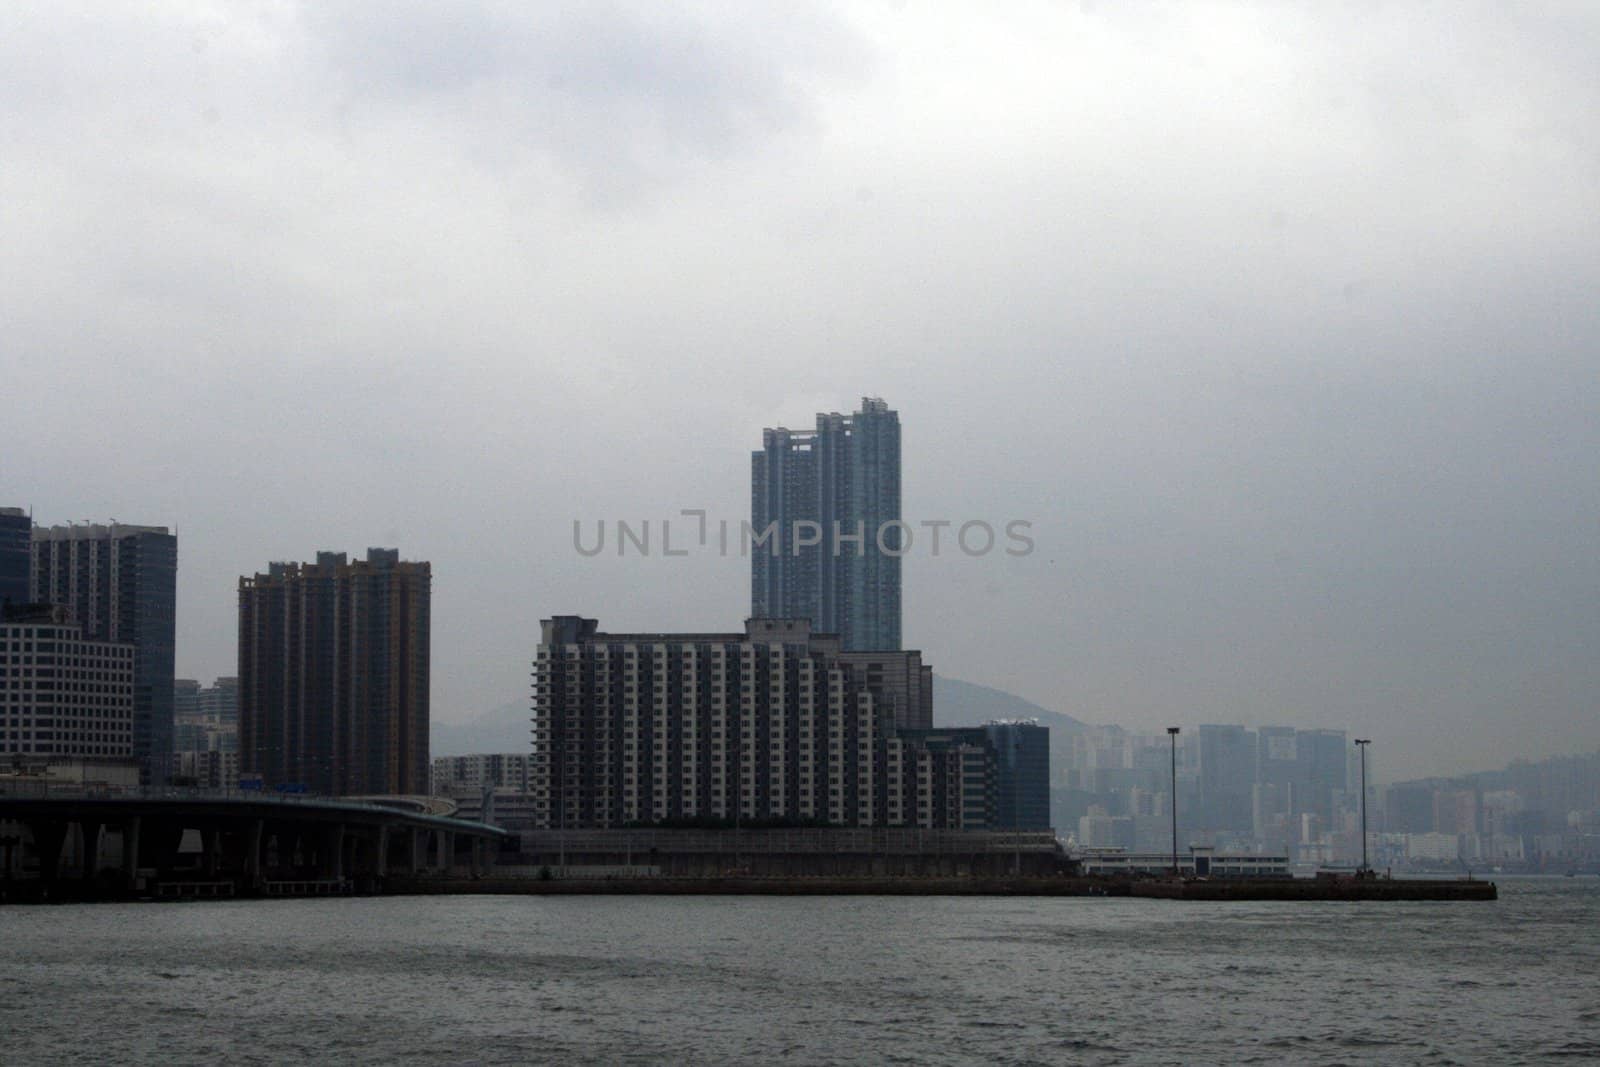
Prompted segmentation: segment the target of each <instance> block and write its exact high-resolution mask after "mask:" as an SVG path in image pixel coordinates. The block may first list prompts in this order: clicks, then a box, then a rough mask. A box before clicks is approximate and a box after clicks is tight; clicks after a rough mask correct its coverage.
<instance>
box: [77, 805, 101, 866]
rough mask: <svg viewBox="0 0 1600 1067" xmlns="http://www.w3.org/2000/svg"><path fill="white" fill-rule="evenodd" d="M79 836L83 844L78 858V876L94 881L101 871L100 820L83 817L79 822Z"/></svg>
mask: <svg viewBox="0 0 1600 1067" xmlns="http://www.w3.org/2000/svg"><path fill="white" fill-rule="evenodd" d="M78 838H79V840H80V842H81V844H82V849H81V850H80V852H79V857H80V858H79V860H78V876H79V877H80V878H82V879H83V880H84V881H85V882H92V881H94V876H95V875H96V874H98V873H100V822H99V820H98V819H82V820H80V821H79V822H78Z"/></svg>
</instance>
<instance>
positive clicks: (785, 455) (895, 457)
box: [749, 397, 905, 651]
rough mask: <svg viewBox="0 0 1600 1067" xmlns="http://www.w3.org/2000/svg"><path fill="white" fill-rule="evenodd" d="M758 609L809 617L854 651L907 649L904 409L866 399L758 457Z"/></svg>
mask: <svg viewBox="0 0 1600 1067" xmlns="http://www.w3.org/2000/svg"><path fill="white" fill-rule="evenodd" d="M750 498H751V501H750V517H751V526H752V528H753V530H754V537H753V538H752V544H751V545H750V546H749V551H750V587H751V589H750V614H751V615H752V616H754V617H756V618H790V619H809V620H810V621H811V624H812V626H813V627H814V628H815V629H816V630H817V631H818V632H821V633H831V634H838V635H839V637H840V639H841V641H842V642H843V645H844V648H845V649H846V650H848V651H857V650H879V649H887V650H895V649H898V648H899V647H900V556H901V555H902V554H903V549H904V547H905V542H904V531H903V529H902V527H901V526H900V525H899V523H900V416H899V414H898V413H896V412H894V411H891V410H890V409H889V405H888V404H887V403H885V402H884V401H883V400H880V399H875V398H870V397H869V398H863V399H862V401H861V410H860V411H857V412H856V413H855V414H853V415H841V414H839V413H838V412H833V413H831V414H820V413H819V414H818V415H817V428H816V429H815V430H814V431H812V430H789V429H785V428H783V427H778V428H776V429H768V430H764V431H762V448H761V451H759V452H756V453H754V454H753V455H752V456H751V475H750Z"/></svg>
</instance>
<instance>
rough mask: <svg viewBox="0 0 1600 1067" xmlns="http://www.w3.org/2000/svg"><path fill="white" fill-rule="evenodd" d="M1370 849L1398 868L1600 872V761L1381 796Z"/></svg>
mask: <svg viewBox="0 0 1600 1067" xmlns="http://www.w3.org/2000/svg"><path fill="white" fill-rule="evenodd" d="M1377 798H1378V800H1379V804H1380V818H1379V819H1378V820H1377V821H1376V822H1375V823H1374V829H1375V830H1377V831H1378V832H1377V833H1376V834H1375V835H1374V840H1373V842H1372V847H1373V849H1374V851H1375V852H1376V853H1377V854H1378V855H1379V856H1380V857H1381V859H1382V861H1383V862H1384V863H1385V864H1388V865H1393V866H1396V867H1411V868H1420V869H1429V868H1460V867H1464V866H1477V867H1499V868H1501V869H1503V870H1513V871H1527V872H1533V873H1545V874H1560V873H1565V872H1567V871H1570V870H1584V871H1596V870H1600V753H1595V754H1592V755H1588V756H1568V757H1558V758H1555V759H1550V760H1544V761H1542V762H1538V763H1530V762H1525V761H1519V762H1517V763H1513V764H1511V766H1509V767H1507V768H1506V769H1505V770H1503V771H1492V772H1486V773H1482V774H1475V775H1469V776H1467V777H1465V778H1454V779H1447V778H1429V779H1423V780H1420V781H1410V782H1396V783H1394V784H1393V785H1390V786H1388V787H1387V788H1385V789H1382V790H1380V791H1378V793H1377Z"/></svg>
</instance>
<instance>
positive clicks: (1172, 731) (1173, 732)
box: [1167, 726, 1178, 878]
mask: <svg viewBox="0 0 1600 1067" xmlns="http://www.w3.org/2000/svg"><path fill="white" fill-rule="evenodd" d="M1167 736H1168V737H1169V738H1171V739H1172V876H1173V877H1174V878H1176V877H1177V876H1178V728H1177V727H1176V726H1169V727H1167Z"/></svg>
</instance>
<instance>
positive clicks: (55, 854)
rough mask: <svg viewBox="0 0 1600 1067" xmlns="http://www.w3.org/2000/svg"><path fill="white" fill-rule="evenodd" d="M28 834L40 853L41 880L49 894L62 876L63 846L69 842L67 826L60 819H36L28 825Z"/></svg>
mask: <svg viewBox="0 0 1600 1067" xmlns="http://www.w3.org/2000/svg"><path fill="white" fill-rule="evenodd" d="M28 832H29V833H31V834H32V835H33V847H34V849H35V850H37V851H38V853H39V880H40V881H41V882H43V883H44V885H45V892H47V893H48V892H49V891H50V888H51V887H53V886H54V885H55V884H56V879H57V878H58V877H59V876H60V874H61V846H62V845H63V844H65V843H66V840H67V824H66V823H65V822H62V821H60V820H58V819H35V820H33V821H30V822H29V823H28Z"/></svg>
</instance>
